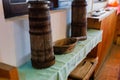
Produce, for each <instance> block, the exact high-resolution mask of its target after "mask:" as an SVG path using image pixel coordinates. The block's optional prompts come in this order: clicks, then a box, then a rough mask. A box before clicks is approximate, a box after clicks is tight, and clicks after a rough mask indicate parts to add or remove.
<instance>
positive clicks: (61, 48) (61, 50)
mask: <svg viewBox="0 0 120 80" xmlns="http://www.w3.org/2000/svg"><path fill="white" fill-rule="evenodd" d="M76 43H77V39H75V38H64V39H61V40H57V41H56V42H54V44H53V48H54V53H55V54H66V53H70V52H72V50H73V49H74V47H75V45H76Z"/></svg>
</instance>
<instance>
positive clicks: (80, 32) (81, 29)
mask: <svg viewBox="0 0 120 80" xmlns="http://www.w3.org/2000/svg"><path fill="white" fill-rule="evenodd" d="M86 5H87V3H86V0H73V2H72V23H71V37H76V38H77V39H78V40H85V39H87V34H86V33H87V18H86Z"/></svg>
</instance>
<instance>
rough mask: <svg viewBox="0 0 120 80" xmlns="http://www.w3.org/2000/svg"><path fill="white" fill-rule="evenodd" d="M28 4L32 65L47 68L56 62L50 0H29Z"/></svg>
mask: <svg viewBox="0 0 120 80" xmlns="http://www.w3.org/2000/svg"><path fill="white" fill-rule="evenodd" d="M28 4H29V5H28V9H29V24H30V31H29V32H30V42H31V62H32V66H33V67H34V68H37V69H41V68H46V67H49V66H51V65H53V64H54V63H55V56H54V53H53V45H52V35H51V25H50V14H49V6H48V4H49V1H45V0H41V1H29V2H28Z"/></svg>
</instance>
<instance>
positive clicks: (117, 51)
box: [95, 45, 120, 80]
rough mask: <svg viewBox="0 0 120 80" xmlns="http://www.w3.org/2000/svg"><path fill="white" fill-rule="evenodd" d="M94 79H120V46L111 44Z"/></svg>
mask: <svg viewBox="0 0 120 80" xmlns="http://www.w3.org/2000/svg"><path fill="white" fill-rule="evenodd" d="M95 80H120V46H118V45H113V46H112V50H111V52H110V53H109V56H108V57H107V59H106V61H105V63H104V65H103V67H102V68H101V70H100V72H99V74H98V75H97V76H96V78H95Z"/></svg>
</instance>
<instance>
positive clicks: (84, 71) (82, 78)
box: [68, 57, 98, 80]
mask: <svg viewBox="0 0 120 80" xmlns="http://www.w3.org/2000/svg"><path fill="white" fill-rule="evenodd" d="M97 63H98V57H96V58H89V57H88V58H85V59H84V60H83V61H82V62H81V63H80V64H78V66H77V67H76V68H75V69H74V70H73V71H72V72H71V73H70V75H69V77H68V80H89V79H90V77H92V78H93V79H94V71H95V68H96V65H97ZM93 79H92V80H93Z"/></svg>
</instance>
